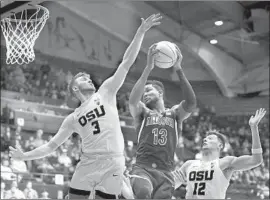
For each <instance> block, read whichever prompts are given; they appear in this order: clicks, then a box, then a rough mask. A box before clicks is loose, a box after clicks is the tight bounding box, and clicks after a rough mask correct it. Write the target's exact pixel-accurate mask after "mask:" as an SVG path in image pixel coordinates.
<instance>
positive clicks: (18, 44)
mask: <svg viewBox="0 0 270 200" xmlns="http://www.w3.org/2000/svg"><path fill="white" fill-rule="evenodd" d="M27 10H28V9H25V10H23V11H22V12H21V13H19V14H12V15H11V16H9V17H7V18H4V19H2V20H1V28H2V31H3V35H4V37H5V40H6V46H7V52H6V63H7V64H15V63H17V64H19V65H22V64H24V63H25V64H28V63H30V62H33V61H34V60H35V52H34V45H35V41H36V39H37V38H38V36H39V34H40V32H41V30H42V29H43V27H44V25H45V23H46V21H47V19H48V18H49V10H48V9H47V8H45V7H43V6H40V5H35V6H34V7H33V8H31V10H34V14H32V15H30V14H31V13H30V14H29V12H30V9H29V10H28V13H27Z"/></svg>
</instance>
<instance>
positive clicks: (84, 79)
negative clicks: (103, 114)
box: [75, 75, 96, 92]
mask: <svg viewBox="0 0 270 200" xmlns="http://www.w3.org/2000/svg"><path fill="white" fill-rule="evenodd" d="M75 85H76V86H77V87H78V89H79V91H81V92H85V91H90V92H94V91H95V90H96V88H95V86H94V84H93V82H92V80H91V79H90V75H85V76H80V77H78V78H77V79H76V81H75Z"/></svg>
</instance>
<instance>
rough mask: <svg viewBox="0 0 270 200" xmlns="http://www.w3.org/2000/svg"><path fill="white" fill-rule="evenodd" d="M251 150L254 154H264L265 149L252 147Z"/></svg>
mask: <svg viewBox="0 0 270 200" xmlns="http://www.w3.org/2000/svg"><path fill="white" fill-rule="evenodd" d="M251 152H252V154H262V153H263V150H262V148H260V149H251Z"/></svg>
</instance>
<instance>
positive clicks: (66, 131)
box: [9, 115, 73, 160]
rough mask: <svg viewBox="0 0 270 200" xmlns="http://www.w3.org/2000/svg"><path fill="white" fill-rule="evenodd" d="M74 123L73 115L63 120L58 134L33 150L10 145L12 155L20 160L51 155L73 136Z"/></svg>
mask: <svg viewBox="0 0 270 200" xmlns="http://www.w3.org/2000/svg"><path fill="white" fill-rule="evenodd" d="M72 124H73V118H72V115H69V116H68V117H67V118H66V119H65V120H64V121H63V123H62V125H61V127H60V129H59V130H58V132H57V133H56V135H55V136H54V137H53V138H52V139H51V140H50V141H49V142H47V143H46V144H44V145H42V146H40V147H38V148H36V149H34V150H32V151H28V152H25V153H23V151H22V150H21V149H20V148H19V147H16V148H13V147H11V146H10V147H9V149H10V157H11V158H14V159H18V160H35V159H40V158H44V157H46V156H48V155H50V154H51V153H52V152H53V151H55V150H56V149H57V148H58V147H59V146H60V145H61V144H63V143H64V142H65V141H66V140H67V139H68V138H69V137H70V136H71V134H72V133H73V128H72Z"/></svg>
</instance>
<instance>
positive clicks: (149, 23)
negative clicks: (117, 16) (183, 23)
mask: <svg viewBox="0 0 270 200" xmlns="http://www.w3.org/2000/svg"><path fill="white" fill-rule="evenodd" d="M161 19H162V16H160V14H159V13H158V14H153V15H151V16H150V17H148V18H147V19H144V18H141V20H142V24H141V26H140V28H139V30H140V31H142V32H144V33H145V32H146V31H148V30H149V29H150V28H151V27H153V26H157V25H159V24H160V20H161Z"/></svg>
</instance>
